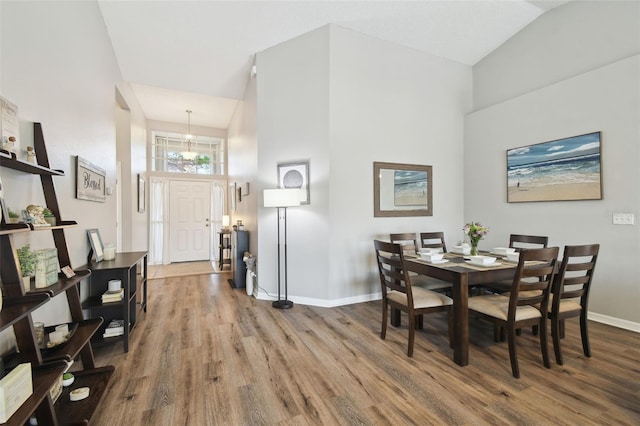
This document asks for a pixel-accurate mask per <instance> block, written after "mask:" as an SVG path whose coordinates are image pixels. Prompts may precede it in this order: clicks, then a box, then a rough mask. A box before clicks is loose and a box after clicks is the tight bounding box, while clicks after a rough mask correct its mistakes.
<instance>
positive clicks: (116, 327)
mask: <svg viewBox="0 0 640 426" xmlns="http://www.w3.org/2000/svg"><path fill="white" fill-rule="evenodd" d="M123 334H124V320H121V319H112V320H111V322H110V323H109V325H108V326H107V328H105V329H104V334H103V335H102V337H103V338H105V339H106V338H107V337H116V336H122V335H123Z"/></svg>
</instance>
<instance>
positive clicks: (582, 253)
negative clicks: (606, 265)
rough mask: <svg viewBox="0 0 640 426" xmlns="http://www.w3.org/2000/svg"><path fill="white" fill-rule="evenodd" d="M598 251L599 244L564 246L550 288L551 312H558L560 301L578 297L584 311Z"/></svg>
mask: <svg viewBox="0 0 640 426" xmlns="http://www.w3.org/2000/svg"><path fill="white" fill-rule="evenodd" d="M599 251H600V244H589V245H581V246H565V248H564V255H563V258H562V263H561V264H560V268H559V269H558V273H557V274H556V277H555V280H554V283H553V288H552V292H553V303H552V307H551V308H552V311H553V312H558V310H559V308H560V302H561V299H574V298H578V297H579V298H580V305H581V306H582V309H586V307H587V304H588V301H589V289H590V288H591V281H592V280H593V271H594V269H595V267H596V261H597V260H598V252H599Z"/></svg>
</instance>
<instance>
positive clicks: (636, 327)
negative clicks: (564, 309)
mask: <svg viewBox="0 0 640 426" xmlns="http://www.w3.org/2000/svg"><path fill="white" fill-rule="evenodd" d="M256 298H257V299H259V300H275V299H276V297H275V295H269V294H267V293H266V292H265V291H264V290H258V293H257V296H256ZM381 298H382V294H381V293H380V292H378V293H371V294H365V295H362V296H353V297H345V298H343V299H335V300H326V299H315V298H310V297H296V296H289V300H291V301H292V302H294V303H299V304H301V305H310V306H319V307H322V308H335V307H337V306H344V305H352V304H354V303H363V302H371V301H373V300H380V299H381ZM587 317H588V318H589V320H591V321H595V322H599V323H602V324H607V325H611V326H613V327H618V328H623V329H625V330H630V331H635V332H636V333H640V323H637V322H633V321H627V320H624V319H620V318H615V317H611V316H608V315H603V314H598V313H594V312H589V314H588V315H587Z"/></svg>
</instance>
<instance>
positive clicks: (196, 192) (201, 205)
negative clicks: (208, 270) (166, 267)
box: [169, 181, 211, 262]
mask: <svg viewBox="0 0 640 426" xmlns="http://www.w3.org/2000/svg"><path fill="white" fill-rule="evenodd" d="M169 200H170V207H169V209H170V211H169V218H170V219H169V229H170V231H169V234H170V258H171V262H189V261H195V260H209V258H210V253H211V227H210V219H209V218H210V214H211V191H210V184H209V182H197V181H171V182H170V184H169Z"/></svg>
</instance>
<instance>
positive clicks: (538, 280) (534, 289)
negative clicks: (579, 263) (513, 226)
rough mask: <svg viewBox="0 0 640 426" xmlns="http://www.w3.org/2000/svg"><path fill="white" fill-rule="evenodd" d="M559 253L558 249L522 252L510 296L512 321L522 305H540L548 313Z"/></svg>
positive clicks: (526, 250)
mask: <svg viewBox="0 0 640 426" xmlns="http://www.w3.org/2000/svg"><path fill="white" fill-rule="evenodd" d="M559 251H560V249H559V248H558V247H549V248H539V249H522V250H521V251H520V257H519V259H518V267H517V268H516V273H515V276H514V277H513V284H512V285H511V292H510V294H509V314H508V315H509V318H510V319H513V318H514V317H515V312H516V308H517V307H518V306H522V305H531V306H535V305H537V304H539V305H540V306H541V311H542V312H546V309H547V306H548V300H549V292H550V291H551V285H552V283H553V277H554V274H555V270H556V262H557V261H558V252H559Z"/></svg>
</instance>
